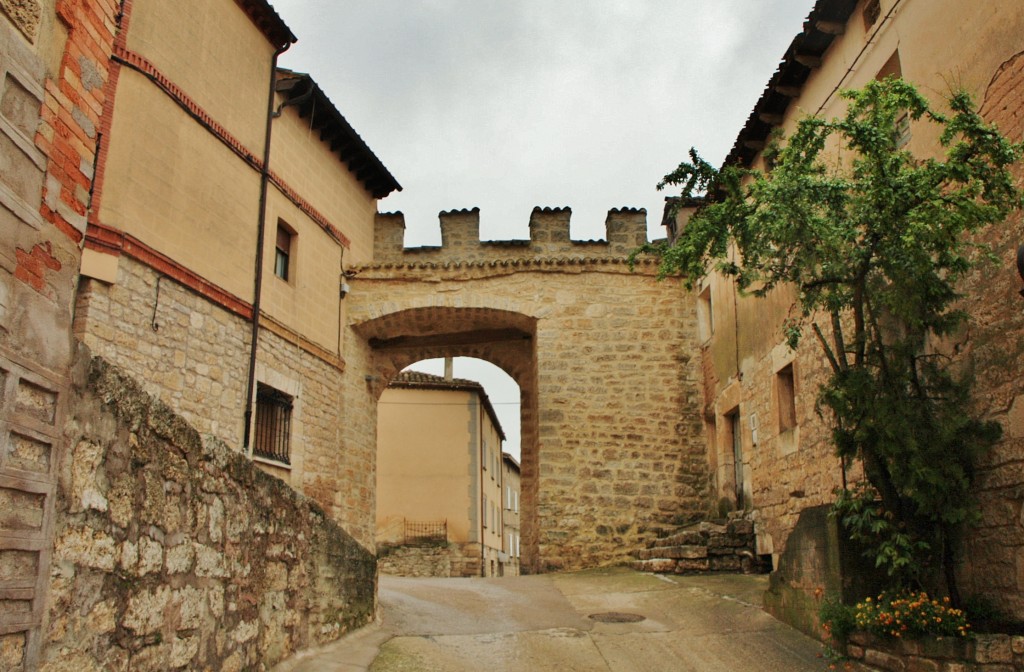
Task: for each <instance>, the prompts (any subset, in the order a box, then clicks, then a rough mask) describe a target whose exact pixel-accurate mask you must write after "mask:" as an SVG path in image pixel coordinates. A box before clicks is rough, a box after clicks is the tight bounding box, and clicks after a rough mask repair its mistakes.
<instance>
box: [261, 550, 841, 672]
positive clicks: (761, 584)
mask: <svg viewBox="0 0 1024 672" xmlns="http://www.w3.org/2000/svg"><path fill="white" fill-rule="evenodd" d="M766 585H767V579H766V577H763V576H671V577H663V576H654V575H650V574H642V573H638V572H633V571H631V570H626V569H607V570H593V571H587V572H578V573H572V574H553V575H544V576H527V577H506V578H501V579H407V578H397V577H381V580H380V602H381V622H380V623H378V624H376V625H371V626H369V627H367V628H363V629H362V630H360V631H358V632H356V633H353V634H351V635H349V636H347V637H345V638H343V639H342V640H340V641H339V642H336V643H334V644H331V645H329V646H327V647H324V648H322V649H319V650H317V651H313V652H307V653H305V654H301V655H300V656H298V657H296V658H294V659H292V660H290V661H286V662H285V663H283V664H281V665H279V666H278V667H277V668H275V670H276V672H335V671H337V672H349V671H354V670H372V671H373V672H393V671H395V672H396V671H403V672H405V671H408V672H413V671H415V672H421V671H427V672H435V671H436V672H442V671H443V672H456V671H461V670H466V671H469V670H473V671H474V672H475V671H478V670H481V669H489V670H498V671H510V672H511V671H523V672H526V671H530V672H536V671H539V670H560V671H564V670H580V671H588V672H589V671H603V670H609V671H614V672H627V671H632V670H642V671H644V672H651V671H653V670H673V671H688V670H693V671H698V672H713V671H715V670H729V671H730V672H735V671H740V670H757V671H759V672H771V671H773V670H775V671H779V672H783V671H784V672H803V671H808V672H809V671H812V670H813V671H815V672H817V671H820V670H824V669H826V668H827V665H826V663H825V661H824V660H822V659H821V658H820V657H819V654H820V652H821V645H820V644H818V643H817V642H815V641H814V640H812V639H810V638H808V637H805V636H804V635H802V634H800V633H798V632H797V631H795V630H793V629H791V628H789V627H787V626H785V625H783V624H781V623H779V622H778V621H776V620H775V619H773V618H771V617H770V616H768V615H767V614H765V613H764V612H763V611H762V610H761V608H760V604H761V593H762V592H763V591H764V589H765V586H766ZM593 614H610V616H609V618H611V619H612V620H625V618H626V617H627V616H630V615H632V616H634V618H635V617H636V616H642V617H644V620H642V621H638V622H611V623H607V622H601V621H599V620H594V619H592V618H590V616H591V615H593Z"/></svg>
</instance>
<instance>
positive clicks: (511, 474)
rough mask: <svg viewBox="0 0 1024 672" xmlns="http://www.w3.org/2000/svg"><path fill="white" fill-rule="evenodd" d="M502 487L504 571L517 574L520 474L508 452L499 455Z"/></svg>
mask: <svg viewBox="0 0 1024 672" xmlns="http://www.w3.org/2000/svg"><path fill="white" fill-rule="evenodd" d="M501 482H502V485H503V486H504V487H503V489H502V493H501V497H502V504H501V509H502V514H501V520H502V527H503V531H502V542H501V545H502V548H503V549H504V550H505V555H506V560H505V573H506V574H513V575H516V574H519V562H520V558H521V557H522V551H521V548H520V547H521V546H522V544H521V539H522V530H521V527H520V523H519V498H520V492H521V491H522V475H521V474H520V469H519V461H518V460H517V459H516V458H514V457H513V456H512V455H510V454H508V453H502V455H501Z"/></svg>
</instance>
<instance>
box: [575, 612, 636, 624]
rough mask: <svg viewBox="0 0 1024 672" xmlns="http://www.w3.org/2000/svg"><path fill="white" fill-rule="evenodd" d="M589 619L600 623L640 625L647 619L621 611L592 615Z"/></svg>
mask: <svg viewBox="0 0 1024 672" xmlns="http://www.w3.org/2000/svg"><path fill="white" fill-rule="evenodd" d="M588 618H590V619H591V620H592V621H597V622H598V623H639V622H640V621H643V620H646V618H647V617H646V616H641V615H640V614H626V613H623V612H621V611H605V612H602V613H600V614H591V615H590V616H588Z"/></svg>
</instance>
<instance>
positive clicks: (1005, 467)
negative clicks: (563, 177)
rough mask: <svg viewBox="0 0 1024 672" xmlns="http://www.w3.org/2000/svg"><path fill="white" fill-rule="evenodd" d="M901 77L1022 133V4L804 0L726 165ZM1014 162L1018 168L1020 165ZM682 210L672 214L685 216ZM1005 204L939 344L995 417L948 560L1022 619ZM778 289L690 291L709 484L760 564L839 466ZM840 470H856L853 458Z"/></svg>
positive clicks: (819, 370) (1017, 380) (926, 137)
mask: <svg viewBox="0 0 1024 672" xmlns="http://www.w3.org/2000/svg"><path fill="white" fill-rule="evenodd" d="M889 74H897V75H902V76H903V77H904V78H905V79H907V80H909V81H911V82H913V83H914V84H916V85H917V86H918V87H919V89H920V90H921V91H922V92H923V93H924V94H925V95H926V96H928V97H929V98H930V99H931V100H932V101H933V102H935V103H941V102H942V100H943V97H944V96H945V95H946V94H948V92H950V90H951V87H962V88H964V89H965V90H966V91H968V92H969V93H970V94H971V95H972V96H973V97H974V99H975V101H977V103H978V104H979V106H980V110H981V113H982V115H983V116H984V117H985V118H986V119H987V120H989V121H990V122H993V123H995V124H996V125H997V126H998V127H999V129H1000V130H1001V131H1002V132H1003V133H1004V134H1005V135H1007V136H1008V137H1009V138H1011V139H1012V140H1016V141H1019V140H1021V139H1022V137H1024V118H1022V113H1021V105H1020V104H1019V103H1020V100H1019V98H1020V94H1021V91H1024V79H1022V76H1024V12H1022V11H1021V8H1020V5H1019V3H1017V2H1014V1H1012V0H1007V1H994V2H987V3H983V4H982V5H969V6H968V5H964V4H963V3H957V2H952V1H950V2H946V1H944V0H934V1H933V0H859V1H857V0H819V1H818V2H817V3H816V4H815V7H814V9H813V10H812V12H811V14H810V16H809V17H808V19H807V21H806V22H805V24H804V28H803V32H801V33H800V34H799V35H797V37H796V38H795V39H794V41H793V43H792V45H791V46H790V48H789V49H788V50H787V52H786V54H785V56H784V58H783V61H782V62H781V64H780V66H779V69H778V71H777V72H776V73H775V75H773V77H772V79H771V81H770V82H769V83H768V85H767V87H766V89H765V92H764V94H763V95H762V97H761V99H760V100H759V102H758V103H757V105H756V107H755V109H754V110H753V111H752V112H751V114H750V118H749V120H748V121H747V123H746V125H745V127H744V128H743V129H742V130H741V131H740V133H739V135H738V137H737V140H736V143H735V145H734V147H733V149H732V152H731V153H730V155H729V157H728V159H727V163H731V162H737V163H740V164H742V165H747V166H752V167H754V168H761V169H763V168H764V167H765V158H764V155H763V153H762V149H763V147H764V146H765V144H766V141H767V140H768V138H769V135H770V134H771V133H773V132H776V130H777V129H778V130H781V131H783V132H784V133H787V132H789V131H791V130H792V129H793V128H794V124H795V123H796V121H797V120H798V119H799V118H801V117H803V116H805V115H807V114H814V115H820V116H823V117H836V116H839V115H840V114H841V113H842V111H843V105H844V103H843V101H842V100H841V99H840V98H839V96H838V95H837V93H838V91H839V90H840V89H844V88H859V87H860V86H863V84H864V83H865V82H867V81H869V80H871V79H873V78H876V77H882V76H885V75H889ZM935 133H936V131H935V130H934V129H933V128H929V127H927V125H925V124H923V123H922V124H914V123H911V124H910V127H909V138H908V148H909V149H910V150H911V151H912V152H914V153H915V154H917V155H919V156H929V155H932V154H934V153H936V152H937V151H939V145H938V143H937V137H936V135H935ZM1016 171H1017V174H1018V175H1021V176H1022V177H1024V169H1021V168H1020V167H1018V168H1017V169H1016ZM685 217H686V214H685V212H684V213H683V214H682V215H681V217H680V220H679V222H678V224H676V225H678V226H683V225H685ZM1022 221H1024V220H1022V216H1021V213H1014V214H1013V215H1011V217H1010V219H1008V220H1007V221H1006V222H1004V223H1003V224H1001V225H999V226H995V227H992V228H991V229H990V230H988V231H986V232H985V233H983V234H982V236H981V237H982V238H983V239H984V241H985V242H987V243H989V244H990V245H992V247H993V249H994V251H995V252H996V254H997V255H998V257H999V259H1000V262H999V263H998V264H997V265H995V266H982V267H980V268H979V269H978V270H977V271H976V272H975V274H974V275H973V276H971V277H970V278H969V279H968V280H967V282H965V284H964V287H963V289H964V291H965V293H966V295H967V298H966V299H965V301H964V306H965V307H966V308H967V309H968V311H969V313H970V324H969V327H968V329H967V330H965V331H964V333H963V334H961V335H960V336H959V337H958V339H959V340H958V342H957V343H956V344H955V350H956V352H957V353H959V354H958V356H959V357H960V358H961V361H962V362H963V364H964V365H965V366H967V367H970V370H972V371H973V374H974V376H975V384H976V403H977V408H978V410H979V411H980V412H981V414H982V415H983V416H984V417H986V418H989V419H993V420H997V421H998V422H1000V424H1002V426H1003V429H1004V432H1003V439H1002V441H1001V442H1000V444H999V445H998V446H997V447H996V449H995V450H994V451H992V452H991V453H990V454H989V455H988V456H986V457H985V458H984V461H983V463H982V464H981V465H980V470H979V474H978V480H977V488H978V491H977V494H978V497H979V501H980V503H981V506H982V512H983V521H982V523H981V525H980V527H978V528H977V529H974V530H972V531H971V532H970V534H969V537H968V539H967V543H966V546H965V548H964V549H963V561H962V563H961V577H960V579H961V584H962V586H961V587H962V590H963V591H964V592H965V593H966V594H968V595H978V596H983V597H986V598H988V599H990V600H992V601H993V602H994V603H996V604H998V606H999V607H1000V608H1001V609H1003V610H1004V611H1005V612H1006V613H1007V614H1012V615H1013V616H1014V617H1015V618H1018V619H1019V618H1024V574H1022V568H1024V564H1022V563H1024V560H1022V558H1024V554H1022V553H1021V550H1022V544H1024V523H1022V519H1021V517H1020V513H1021V502H1022V500H1021V497H1020V489H1021V486H1022V484H1024V481H1022V479H1021V478H1020V467H1021V464H1022V463H1021V460H1022V456H1024V443H1022V437H1024V429H1022V427H1024V425H1022V424H1021V418H1022V417H1024V415H1022V412H1024V396H1022V395H1024V369H1022V367H1021V361H1022V359H1021V353H1022V351H1021V338H1022V336H1024V329H1022V320H1024V304H1022V300H1021V297H1020V295H1019V294H1018V290H1019V289H1020V282H1021V280H1020V278H1018V277H1017V273H1016V270H1015V264H1014V257H1015V255H1016V250H1017V247H1018V245H1020V244H1021V243H1022V242H1024V228H1022V226H1024V225H1022ZM793 300H794V297H793V295H792V294H791V291H790V290H788V289H780V290H778V291H776V292H774V293H773V294H772V295H770V296H769V297H767V298H765V299H755V298H751V297H744V296H741V295H740V294H739V293H738V292H737V291H736V288H735V286H734V283H733V282H732V280H731V279H730V278H726V277H723V276H721V275H712V276H710V277H709V278H708V279H707V280H706V281H705V282H704V284H703V285H702V286H701V287H699V288H698V300H697V307H698V312H699V316H700V322H701V324H700V333H701V340H700V343H701V345H700V347H701V351H702V357H701V361H702V362H703V364H702V371H703V384H702V386H703V389H704V409H703V415H704V424H705V436H706V437H707V446H708V455H709V460H710V466H711V469H712V471H713V473H714V482H715V486H714V487H715V490H716V497H717V498H718V499H719V500H720V502H721V503H722V506H723V508H729V507H735V506H741V507H745V508H750V509H753V510H754V511H755V512H756V515H757V517H758V548H759V552H761V553H764V554H772V555H773V556H774V557H775V559H776V561H778V558H779V556H780V555H781V554H782V553H783V552H784V551H785V550H786V548H787V543H786V542H787V539H788V537H789V534H790V532H791V531H792V530H793V529H794V527H795V525H796V522H797V519H798V518H799V516H800V514H801V512H802V511H804V510H805V509H810V508H812V507H815V506H818V505H822V504H828V503H830V502H831V501H833V489H834V488H836V487H838V486H840V484H841V483H842V468H841V465H840V463H839V461H838V459H837V458H835V457H834V456H833V454H832V449H831V446H830V443H829V436H828V432H827V428H826V427H825V426H824V425H823V423H822V421H821V420H820V418H819V417H818V416H817V414H816V412H815V400H816V396H817V388H818V386H819V384H820V383H821V382H823V381H824V380H825V379H826V377H827V375H828V373H829V371H828V364H827V362H825V361H823V357H822V355H820V353H819V350H818V348H817V344H816V343H814V342H813V339H805V342H804V343H803V344H802V345H801V347H800V348H799V349H798V350H797V351H796V352H792V351H790V350H789V349H788V348H787V347H786V346H785V344H784V336H783V332H782V322H783V319H784V318H785V317H786V316H787V315H788V314H789V312H790V307H791V306H792V305H793ZM849 478H850V479H856V478H858V474H857V473H856V471H854V472H853V473H850V474H849Z"/></svg>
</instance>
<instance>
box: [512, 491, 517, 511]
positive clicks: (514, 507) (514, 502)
mask: <svg viewBox="0 0 1024 672" xmlns="http://www.w3.org/2000/svg"><path fill="white" fill-rule="evenodd" d="M512 511H514V512H515V513H519V492H518V491H516V490H513V491H512Z"/></svg>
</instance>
